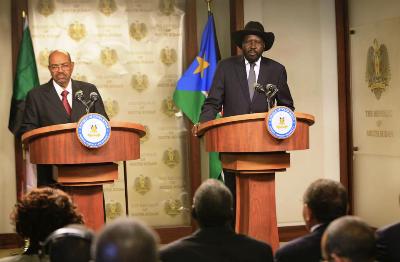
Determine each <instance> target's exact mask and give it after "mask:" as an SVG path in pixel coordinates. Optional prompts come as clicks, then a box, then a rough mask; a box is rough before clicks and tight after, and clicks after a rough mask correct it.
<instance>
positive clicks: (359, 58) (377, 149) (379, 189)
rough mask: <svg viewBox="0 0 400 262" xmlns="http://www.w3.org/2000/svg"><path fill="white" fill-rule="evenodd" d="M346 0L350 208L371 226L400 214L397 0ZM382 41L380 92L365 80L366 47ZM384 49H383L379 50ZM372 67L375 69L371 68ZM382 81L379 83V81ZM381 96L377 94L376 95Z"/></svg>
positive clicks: (399, 90) (398, 20)
mask: <svg viewBox="0 0 400 262" xmlns="http://www.w3.org/2000/svg"><path fill="white" fill-rule="evenodd" d="M349 2H350V3H349V4H350V8H349V9H350V14H349V15H350V28H351V29H352V30H354V34H352V35H351V36H350V42H351V58H350V61H351V89H352V108H353V140H354V145H355V146H357V147H358V151H357V152H355V153H354V158H353V159H354V211H355V214H356V215H358V216H361V217H362V218H364V219H365V220H366V221H367V222H368V223H369V224H371V225H372V226H374V227H380V226H383V225H385V224H389V223H393V222H396V221H398V220H399V217H400V207H399V193H400V187H399V185H400V176H399V175H398V170H399V162H400V161H399V159H400V149H399V148H400V147H399V146H400V124H399V122H398V121H397V119H398V118H399V116H400V107H399V102H398V97H399V96H400V89H399V88H398V87H399V83H400V78H399V74H398V73H399V72H400V63H399V61H400V52H399V48H398V47H399V45H400V36H399V34H398V30H399V27H400V13H399V10H400V2H399V1H389V0H385V1H370V0H367V1H359V0H352V1H349ZM374 39H376V40H377V44H378V45H377V46H378V47H381V45H384V46H385V47H386V50H387V54H388V63H386V62H385V59H384V58H383V57H382V56H379V57H380V59H379V61H380V64H388V65H389V68H390V73H389V74H387V71H386V70H382V71H380V72H379V73H377V75H378V76H382V75H386V76H387V75H388V76H389V78H387V81H384V83H385V84H384V87H383V89H380V90H381V91H383V92H381V94H380V96H379V95H378V93H377V92H376V91H374V90H378V89H372V88H371V87H374V86H375V87H376V86H378V85H379V83H378V82H375V81H372V85H371V84H370V83H369V82H367V79H369V77H370V76H371V74H367V62H368V61H372V60H369V59H368V50H369V48H370V47H372V46H373V43H374ZM382 52H383V51H382ZM375 72H376V71H374V74H375ZM381 84H382V83H381ZM378 97H379V99H378Z"/></svg>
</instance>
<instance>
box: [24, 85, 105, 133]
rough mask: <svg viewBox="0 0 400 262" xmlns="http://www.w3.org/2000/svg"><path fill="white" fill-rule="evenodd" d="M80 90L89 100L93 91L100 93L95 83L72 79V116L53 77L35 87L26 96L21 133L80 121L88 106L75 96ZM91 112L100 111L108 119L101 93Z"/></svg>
mask: <svg viewBox="0 0 400 262" xmlns="http://www.w3.org/2000/svg"><path fill="white" fill-rule="evenodd" d="M78 90H82V91H83V94H84V99H85V100H89V95H90V93H91V92H96V93H97V94H99V91H98V90H97V88H96V86H94V85H93V84H90V83H86V82H82V81H76V80H72V112H71V117H70V116H68V114H67V112H66V111H65V108H64V106H63V104H62V102H61V99H60V98H59V96H58V94H57V92H56V90H55V88H54V86H53V80H52V79H50V81H49V82H48V83H46V84H43V85H41V86H38V87H35V88H33V89H32V90H31V91H29V93H28V95H27V98H26V103H25V113H24V119H23V123H22V126H21V129H20V131H19V133H20V134H23V133H25V132H27V131H30V130H32V129H35V128H39V127H43V126H50V125H56V124H65V123H72V122H78V120H79V119H80V118H81V117H82V116H83V115H84V114H86V107H85V106H84V105H83V104H82V103H81V102H80V101H78V100H77V99H75V98H74V97H75V93H76V92H77V91H78ZM90 112H91V113H99V114H101V115H103V116H105V117H106V118H107V119H108V116H107V113H106V111H105V109H104V104H103V100H102V99H101V96H100V94H99V99H98V100H97V101H96V102H95V104H94V106H93V107H92V109H91V110H90Z"/></svg>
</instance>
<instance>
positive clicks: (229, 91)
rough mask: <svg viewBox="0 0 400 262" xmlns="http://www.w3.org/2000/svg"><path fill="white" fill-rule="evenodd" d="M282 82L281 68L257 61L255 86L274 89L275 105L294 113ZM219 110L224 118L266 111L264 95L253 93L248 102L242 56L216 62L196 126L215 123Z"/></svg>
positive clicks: (273, 64)
mask: <svg viewBox="0 0 400 262" xmlns="http://www.w3.org/2000/svg"><path fill="white" fill-rule="evenodd" d="M286 78H287V77H286V70H285V67H284V66H283V65H281V64H279V63H278V62H276V61H274V60H272V59H269V58H265V57H261V62H260V71H259V74H258V79H257V82H258V83H260V84H263V85H266V84H274V85H276V86H277V88H278V93H277V94H276V96H275V100H276V104H277V105H278V106H287V107H289V108H291V109H292V110H294V106H293V99H292V96H291V94H290V90H289V87H288V85H287V81H286ZM221 106H223V116H224V117H227V116H234V115H242V114H250V113H259V112H265V111H267V99H266V97H265V95H264V94H260V93H258V92H254V97H253V100H250V93H249V87H248V84H247V75H246V66H245V60H244V57H243V56H234V57H230V58H227V59H224V60H222V61H220V62H219V64H218V67H217V70H216V71H215V75H214V79H213V84H212V86H211V89H210V92H209V94H208V97H207V98H206V101H205V102H204V105H203V107H202V111H201V115H200V122H205V121H209V120H213V119H215V116H216V115H217V113H218V112H220V111H221Z"/></svg>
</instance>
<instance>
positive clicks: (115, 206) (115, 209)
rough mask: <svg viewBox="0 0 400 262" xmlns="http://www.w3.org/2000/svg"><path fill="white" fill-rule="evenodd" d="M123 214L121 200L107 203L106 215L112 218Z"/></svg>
mask: <svg viewBox="0 0 400 262" xmlns="http://www.w3.org/2000/svg"><path fill="white" fill-rule="evenodd" d="M120 216H122V205H121V203H120V202H115V203H107V204H106V217H107V218H108V219H110V220H113V219H116V218H117V217H120Z"/></svg>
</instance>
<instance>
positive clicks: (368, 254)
mask: <svg viewBox="0 0 400 262" xmlns="http://www.w3.org/2000/svg"><path fill="white" fill-rule="evenodd" d="M321 247H322V253H323V256H324V259H326V260H327V261H333V262H372V261H374V258H375V235H374V231H373V230H372V229H371V228H370V227H369V226H368V225H367V223H365V222H364V221H362V220H361V219H360V218H357V217H354V216H344V217H341V218H338V219H337V220H335V221H333V222H332V223H331V224H330V225H329V226H328V228H327V229H326V230H325V233H324V235H323V237H322V242H321Z"/></svg>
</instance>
